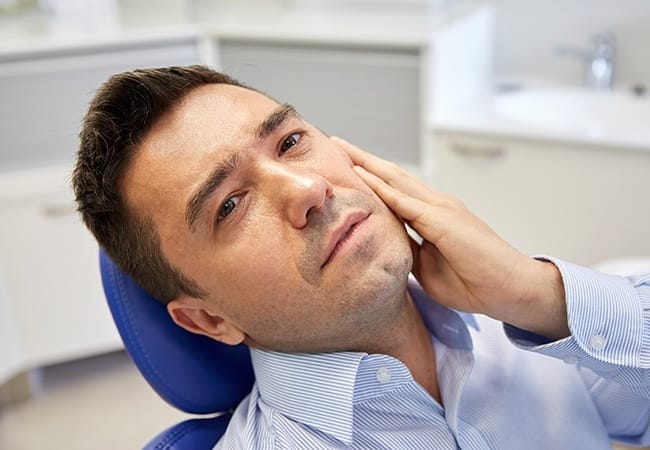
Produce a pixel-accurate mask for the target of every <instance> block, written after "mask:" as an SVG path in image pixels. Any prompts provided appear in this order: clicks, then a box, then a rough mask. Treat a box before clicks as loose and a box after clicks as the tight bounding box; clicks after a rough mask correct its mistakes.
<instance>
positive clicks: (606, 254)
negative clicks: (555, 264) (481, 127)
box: [433, 133, 650, 265]
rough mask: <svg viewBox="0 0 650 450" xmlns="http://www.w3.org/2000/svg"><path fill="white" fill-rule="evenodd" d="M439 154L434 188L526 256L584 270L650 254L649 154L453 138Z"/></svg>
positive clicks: (441, 142) (442, 142)
mask: <svg viewBox="0 0 650 450" xmlns="http://www.w3.org/2000/svg"><path fill="white" fill-rule="evenodd" d="M433 151H434V153H435V155H436V156H437V174H436V177H435V181H434V185H435V186H436V187H438V188H439V189H441V190H443V191H445V192H448V193H450V194H453V195H455V196H457V197H459V198H460V199H461V200H463V201H464V202H465V203H466V204H467V206H468V207H469V208H470V209H471V210H472V211H474V212H475V213H476V214H477V215H478V216H479V217H481V218H482V219H484V220H485V221H486V222H487V223H488V224H489V225H490V226H492V227H493V228H494V229H495V230H496V231H497V232H498V233H499V234H500V235H501V236H502V237H503V238H504V239H506V240H507V241H509V242H510V243H512V244H513V245H514V246H515V247H517V248H519V249H520V250H521V251H523V252H524V253H527V254H538V253H544V254H549V255H553V256H557V257H559V258H563V259H566V260H570V261H573V262H576V263H578V264H584V265H591V264H595V263H598V262H601V261H603V260H605V259H609V258H614V257H619V256H637V255H638V256H643V255H650V234H649V232H648V230H649V227H650V209H649V208H647V206H646V205H645V204H646V203H647V201H646V200H647V198H648V195H649V194H650V183H649V182H648V174H650V152H647V151H629V150H624V149H613V148H597V147H582V146H579V145H569V144H555V143H545V142H534V141H524V140H515V139H505V138H503V139H499V138H487V137H471V136H469V135H463V134H453V133H444V134H441V135H438V137H437V138H436V139H435V143H434V147H433Z"/></svg>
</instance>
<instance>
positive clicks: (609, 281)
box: [504, 256, 650, 372]
mask: <svg viewBox="0 0 650 450" xmlns="http://www.w3.org/2000/svg"><path fill="white" fill-rule="evenodd" d="M537 259H541V260H545V261H549V262H551V263H553V264H555V266H556V267H557V268H558V269H559V271H560V273H561V275H562V280H563V282H564V291H565V294H566V303H567V317H568V321H569V330H570V331H571V336H569V337H567V338H564V339H560V340H557V341H552V340H550V339H547V338H545V337H543V336H539V335H536V334H534V333H530V332H528V331H525V330H521V329H519V328H516V327H514V326H512V325H509V324H504V330H505V333H506V335H507V336H508V338H509V339H510V341H511V342H513V343H514V344H515V345H516V346H518V347H520V348H523V349H525V350H529V351H534V352H537V353H542V354H545V355H548V356H552V357H555V358H560V359H563V360H564V361H565V362H567V363H570V364H576V363H579V364H580V365H582V366H585V367H589V368H591V369H593V370H595V371H596V372H609V371H611V370H613V369H615V368H619V367H621V366H625V367H631V368H650V295H648V292H647V291H644V295H640V293H639V292H637V289H635V287H636V286H637V285H641V284H650V279H649V278H642V279H641V280H639V281H637V282H636V283H635V284H632V283H631V282H630V281H629V280H627V279H626V278H623V277H618V276H612V275H607V274H604V273H601V272H597V271H595V270H591V269H588V268H585V267H581V266H577V265H575V264H571V263H567V262H564V261H560V260H558V259H555V258H551V257H546V256H542V257H537Z"/></svg>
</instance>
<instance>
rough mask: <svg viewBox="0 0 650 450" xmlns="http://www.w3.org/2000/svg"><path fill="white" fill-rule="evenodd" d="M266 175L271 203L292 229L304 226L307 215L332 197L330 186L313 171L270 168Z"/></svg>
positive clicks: (275, 165) (274, 165) (306, 221)
mask: <svg viewBox="0 0 650 450" xmlns="http://www.w3.org/2000/svg"><path fill="white" fill-rule="evenodd" d="M265 172H266V173H267V175H268V177H269V180H268V181H269V192H270V195H271V198H272V201H273V203H275V204H276V205H277V207H278V208H280V212H281V214H284V215H285V216H286V217H287V219H288V220H289V222H290V223H291V225H293V226H294V227H295V228H298V229H300V228H303V227H304V226H305V225H307V223H309V218H310V214H311V213H312V212H313V211H315V210H318V209H320V208H322V207H323V206H324V204H325V202H326V201H327V199H328V198H331V197H332V196H333V195H334V189H333V187H332V185H331V183H330V182H329V181H328V180H327V179H326V178H325V177H323V176H322V175H320V174H319V173H317V172H316V171H314V170H312V169H307V168H298V167H290V166H287V165H285V164H271V165H268V166H267V167H265Z"/></svg>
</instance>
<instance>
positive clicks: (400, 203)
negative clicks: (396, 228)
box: [353, 166, 427, 231]
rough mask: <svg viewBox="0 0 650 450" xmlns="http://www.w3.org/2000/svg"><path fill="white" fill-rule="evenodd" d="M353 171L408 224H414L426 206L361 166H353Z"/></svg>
mask: <svg viewBox="0 0 650 450" xmlns="http://www.w3.org/2000/svg"><path fill="white" fill-rule="evenodd" d="M353 170H354V171H355V172H356V173H357V175H359V177H360V178H361V179H362V180H363V181H364V182H365V183H366V184H367V185H368V186H370V189H372V190H373V191H375V192H376V193H377V195H378V196H379V197H380V198H381V199H382V200H383V202H384V203H386V205H387V206H388V207H389V208H390V209H391V210H392V211H393V212H394V213H395V214H397V215H398V216H400V217H401V218H402V219H404V220H406V221H408V222H409V223H410V222H416V221H417V220H418V218H419V217H420V215H421V214H422V210H423V208H425V207H426V206H427V205H426V204H425V203H424V202H422V201H421V200H419V199H417V198H414V197H411V196H410V195H408V194H405V193H404V192H401V191H400V190H398V189H396V188H394V187H393V186H390V185H389V184H387V183H385V182H384V180H382V179H381V178H379V177H378V176H377V175H375V174H372V173H370V172H368V171H367V170H366V169H364V168H363V167H361V166H354V167H353ZM416 231H417V229H416Z"/></svg>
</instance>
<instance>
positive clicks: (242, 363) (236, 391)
mask: <svg viewBox="0 0 650 450" xmlns="http://www.w3.org/2000/svg"><path fill="white" fill-rule="evenodd" d="M99 262H100V269H101V276H102V284H103V286H104V294H105V295H106V299H107V301H108V305H109V308H110V310H111V314H112V315H113V320H114V321H115V324H116V325H117V329H118V331H119V333H120V336H121V338H122V341H123V342H124V345H125V347H126V350H127V352H128V353H129V355H130V356H131V359H132V360H133V362H134V363H135V365H136V366H137V367H138V369H139V370H140V373H142V375H143V376H144V378H145V379H146V380H147V382H148V383H149V384H150V385H151V387H153V388H154V390H155V391H156V392H157V393H158V394H159V395H160V396H161V397H162V398H163V399H164V400H165V401H167V402H168V403H169V404H171V405H172V406H174V407H176V408H178V409H181V410H183V411H185V412H188V413H192V414H210V416H209V417H207V418H197V419H189V420H186V421H184V422H181V423H179V424H177V425H174V426H172V427H170V428H168V429H166V430H164V431H162V432H161V433H160V434H158V435H157V436H156V437H154V438H153V439H152V440H151V441H150V442H149V443H148V444H147V446H146V447H145V450H149V449H156V450H189V449H191V450H202V449H211V448H212V447H213V446H214V445H215V444H216V443H217V441H218V440H219V438H220V437H221V435H222V434H223V433H224V431H225V430H226V427H227V425H228V421H229V420H230V416H231V414H232V410H233V409H234V408H235V407H236V406H237V405H238V404H239V402H240V401H241V400H242V399H243V398H244V397H245V396H246V395H248V393H249V392H250V390H251V387H252V385H253V381H254V376H253V369H252V367H251V362H250V354H249V351H248V348H247V347H246V346H244V345H239V346H236V347H232V346H229V345H224V344H221V343H219V342H217V341H214V340H212V339H209V338H207V337H204V336H199V335H196V334H192V333H189V332H187V331H185V330H184V329H182V328H180V327H178V326H177V325H176V324H175V323H174V322H173V321H172V320H171V318H170V317H169V315H168V313H167V310H166V308H165V307H164V306H163V305H162V304H161V303H159V302H157V301H156V300H154V299H153V298H152V297H151V296H149V294H147V293H146V292H145V291H144V290H143V289H142V288H140V287H139V286H138V285H137V284H136V283H135V282H134V281H133V280H131V279H130V278H129V277H127V276H126V275H125V274H124V273H122V271H120V269H118V268H117V266H115V265H114V263H113V262H112V261H111V260H110V258H109V257H108V256H107V255H106V254H105V253H104V251H103V250H100V255H99Z"/></svg>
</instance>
